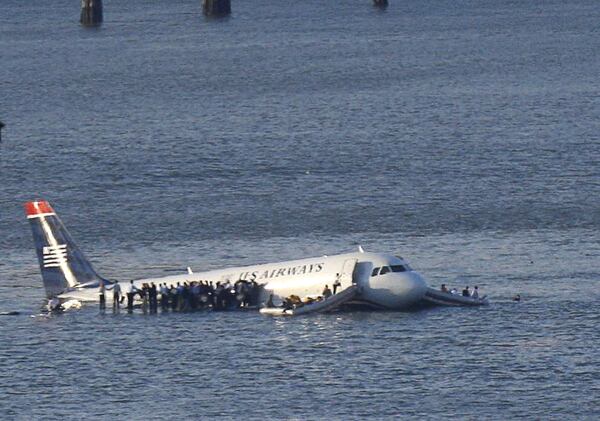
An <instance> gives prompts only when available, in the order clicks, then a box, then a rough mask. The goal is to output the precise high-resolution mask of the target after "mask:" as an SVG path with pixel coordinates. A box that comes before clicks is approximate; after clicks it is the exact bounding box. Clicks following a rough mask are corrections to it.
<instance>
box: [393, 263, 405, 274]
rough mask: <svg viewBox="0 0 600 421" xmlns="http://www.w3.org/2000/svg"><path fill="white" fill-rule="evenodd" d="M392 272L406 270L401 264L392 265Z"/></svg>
mask: <svg viewBox="0 0 600 421" xmlns="http://www.w3.org/2000/svg"><path fill="white" fill-rule="evenodd" d="M392 272H406V268H405V267H404V266H402V265H394V266H392Z"/></svg>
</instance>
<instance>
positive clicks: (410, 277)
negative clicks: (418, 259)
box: [406, 272, 427, 301]
mask: <svg viewBox="0 0 600 421" xmlns="http://www.w3.org/2000/svg"><path fill="white" fill-rule="evenodd" d="M406 284H407V289H408V290H409V291H410V294H411V296H412V298H413V299H414V300H415V301H418V300H420V299H421V298H423V296H424V295H425V292H426V291H427V282H425V279H424V278H423V276H421V274H420V273H418V272H408V273H407V274H406Z"/></svg>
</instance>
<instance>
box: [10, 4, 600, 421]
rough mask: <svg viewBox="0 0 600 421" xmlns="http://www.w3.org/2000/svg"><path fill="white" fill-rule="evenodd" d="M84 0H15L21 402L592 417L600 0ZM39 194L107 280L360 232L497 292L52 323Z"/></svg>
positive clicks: (345, 238) (106, 414)
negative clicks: (412, 301)
mask: <svg viewBox="0 0 600 421" xmlns="http://www.w3.org/2000/svg"><path fill="white" fill-rule="evenodd" d="M78 8H79V4H78V3H77V2H72V1H66V0H56V1H53V2H52V4H48V3H46V4H44V3H39V2H38V3H36V2H22V1H19V0H4V1H3V2H2V13H0V63H1V65H0V120H2V121H4V122H5V123H6V124H7V126H6V127H5V129H4V130H3V133H2V135H3V139H2V144H0V256H2V258H1V259H0V312H5V311H19V312H20V315H18V316H0V398H1V399H0V413H1V414H2V418H4V419H23V420H29V419H40V418H58V417H61V418H67V419H83V418H94V419H96V418H98V419H102V418H115V417H120V418H127V419H175V418H224V419H231V418H242V417H244V418H249V419H327V418H331V419H364V418H374V419H382V418H384V419H385V418H392V417H403V418H411V419H422V418H433V419H445V418H449V417H453V418H455V417H460V418H469V419H474V418H485V419H512V418H536V419H597V418H598V416H599V415H600V414H599V410H598V405H597V402H596V400H595V398H597V396H599V394H600V380H599V378H598V376H597V367H598V366H599V365H600V357H599V356H598V354H597V352H596V350H597V347H598V343H599V340H600V334H599V333H598V332H599V331H598V329H597V324H598V321H599V320H600V318H599V316H598V309H597V308H598V307H597V303H598V298H599V297H600V293H599V287H600V283H599V280H600V265H599V262H600V259H599V256H600V230H599V229H600V194H599V193H600V165H599V164H600V140H599V133H600V83H599V81H598V80H599V79H598V69H599V68H600V55H598V53H597V52H598V51H600V36H599V32H598V21H599V19H600V7H599V6H598V3H597V2H596V1H593V0H573V1H568V2H567V1H559V0H548V1H543V2H542V1H533V2H519V1H514V0H513V1H509V0H499V1H497V0H496V1H491V0H460V1H450V0H433V1H429V2H421V1H416V0H407V1H393V0H392V2H391V3H390V6H389V7H388V8H387V9H385V10H380V9H376V8H374V7H373V6H372V4H371V3H370V1H369V0H364V1H348V0H344V1H341V2H336V3H333V2H321V1H317V0H306V1H302V2H298V1H296V2H292V1H281V2H267V1H265V0H248V1H246V2H238V1H235V0H234V1H233V2H232V9H233V14H232V15H231V17H229V18H227V19H216V20H214V19H205V18H204V17H203V16H202V13H201V6H200V2H199V1H187V0H186V1H184V0H172V1H162V0H157V1H152V2H147V1H141V0H129V1H117V0H113V1H108V0H106V1H105V2H104V15H105V22H104V24H103V25H102V26H101V27H100V28H92V29H90V28H82V27H80V26H79V24H78V17H79V9H78ZM39 198H43V199H47V200H49V201H50V202H51V203H52V205H53V206H54V208H55V210H56V211H57V212H58V213H59V215H60V216H61V217H62V219H63V221H64V222H65V224H66V225H67V227H69V230H70V232H71V234H72V235H73V237H75V239H76V240H77V242H78V244H79V245H80V246H81V248H82V249H83V250H84V251H85V253H86V255H87V256H88V257H89V258H90V260H91V261H92V262H93V263H94V266H95V267H96V269H97V270H98V271H99V272H100V273H101V274H103V275H104V276H105V277H108V278H116V279H123V280H126V279H130V278H135V277H137V278H139V277H146V276H154V275H161V274H163V275H167V274H173V273H175V272H176V271H182V270H185V267H186V266H191V267H192V268H193V269H195V270H198V271H199V270H204V269H209V268H217V267H227V266H238V265H246V264H254V263H260V262H270V261H278V260H287V259H293V258H302V257H308V256H318V255H322V254H334V253H338V252H346V251H351V250H354V249H356V247H357V246H358V245H359V244H360V245H362V246H363V247H364V248H365V249H367V250H370V251H378V252H390V253H400V254H401V255H403V256H404V257H405V258H406V259H407V260H408V261H409V262H410V263H411V265H412V266H413V267H414V268H415V269H417V270H419V271H420V272H421V273H422V274H423V275H424V276H425V278H426V279H427V280H428V282H429V284H430V285H432V286H439V284H440V283H447V284H450V285H451V286H455V287H458V288H462V287H463V286H465V285H479V288H480V290H481V291H482V293H484V294H487V295H488V296H489V298H490V300H491V305H490V306H488V307H485V308H473V309H470V308H434V309H428V310H421V311H416V312H350V313H339V314H333V315H317V316H310V317H303V318H294V319H285V320H280V319H272V318H265V317H262V316H261V315H259V314H257V313H252V312H243V313H210V312H209V313H196V314H164V315H163V314H159V315H156V316H144V315H142V314H134V315H127V314H123V313H122V314H119V315H112V314H106V315H100V314H99V313H98V311H97V309H96V307H95V306H88V307H85V308H83V309H82V310H80V311H76V312H71V313H67V314H64V315H60V316H52V317H48V316H44V315H41V314H40V313H41V307H42V305H43V304H44V300H43V297H44V293H43V288H42V284H41V280H40V275H39V269H38V266H37V259H36V257H35V253H34V250H33V242H32V240H31V233H30V230H29V226H28V224H27V221H26V219H25V218H24V214H23V209H22V204H23V202H25V201H28V200H33V199H39ZM174 271H175V272H174ZM516 293H520V294H521V296H522V297H523V301H522V302H520V303H515V302H513V301H511V297H512V296H513V295H514V294H516Z"/></svg>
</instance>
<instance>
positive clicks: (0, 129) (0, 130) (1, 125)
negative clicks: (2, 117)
mask: <svg viewBox="0 0 600 421" xmlns="http://www.w3.org/2000/svg"><path fill="white" fill-rule="evenodd" d="M3 128H4V123H3V122H1V121H0V143H1V142H2V129H3Z"/></svg>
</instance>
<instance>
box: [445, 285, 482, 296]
mask: <svg viewBox="0 0 600 421" xmlns="http://www.w3.org/2000/svg"><path fill="white" fill-rule="evenodd" d="M441 291H442V292H449V293H450V294H458V291H457V290H456V288H452V289H451V290H448V287H446V284H442V287H441ZM461 295H462V296H463V297H471V298H479V287H478V286H477V285H475V287H473V290H471V291H470V290H469V286H468V285H467V286H466V287H465V289H463V290H462V294H461Z"/></svg>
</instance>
